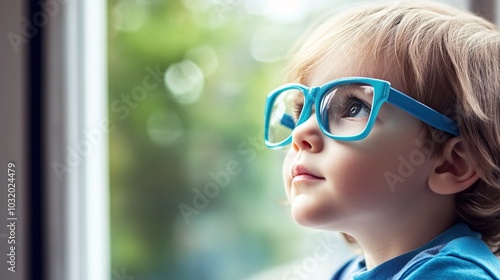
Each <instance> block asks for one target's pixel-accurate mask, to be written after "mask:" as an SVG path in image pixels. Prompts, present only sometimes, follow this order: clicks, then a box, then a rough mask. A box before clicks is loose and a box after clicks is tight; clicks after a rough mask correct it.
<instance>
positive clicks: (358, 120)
mask: <svg viewBox="0 0 500 280" xmlns="http://www.w3.org/2000/svg"><path fill="white" fill-rule="evenodd" d="M385 102H388V103H391V104H393V105H395V106H396V107H398V108H400V109H402V110H404V111H406V112H408V113H409V114H411V115H412V116H414V117H416V118H418V119H419V120H421V121H423V122H425V123H426V124H428V125H430V126H433V127H435V128H437V129H439V130H442V131H445V132H448V133H450V134H452V135H455V136H458V135H459V134H460V133H459V131H458V129H457V124H456V122H455V121H453V120H452V119H450V118H448V117H446V116H445V115H443V114H441V113H439V112H437V111H435V110H434V109H432V108H430V107H428V106H426V105H424V104H422V103H421V102H419V101H417V100H415V99H413V98H411V97H409V96H408V95H406V94H404V93H402V92H400V91H398V90H396V89H394V88H392V87H391V84H390V83H389V82H387V81H384V80H378V79H372V78H362V77H348V78H341V79H337V80H333V81H331V82H328V83H326V84H324V85H323V86H320V87H312V88H311V87H307V86H304V85H301V84H286V85H283V86H281V87H279V88H277V89H275V90H274V91H272V92H271V93H270V94H269V95H268V96H267V101H266V109H265V124H264V125H265V126H264V127H265V131H264V137H265V142H266V145H267V146H268V147H269V148H278V147H283V146H286V145H288V144H290V143H291V141H292V131H293V129H294V128H295V127H297V126H298V125H300V124H301V123H303V122H305V121H306V120H307V119H309V117H310V116H311V113H312V112H311V111H312V110H315V112H316V117H317V120H318V124H319V127H320V128H321V131H322V132H323V133H324V134H325V135H327V136H328V137H330V138H332V139H335V140H339V141H358V140H362V139H364V138H365V137H366V136H368V134H370V131H371V129H372V127H373V125H374V123H375V120H376V119H377V115H378V112H379V111H380V108H381V106H382V105H383V104H384V103H385ZM312 103H315V107H314V108H312Z"/></svg>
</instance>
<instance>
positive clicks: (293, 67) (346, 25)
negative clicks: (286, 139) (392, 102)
mask: <svg viewBox="0 0 500 280" xmlns="http://www.w3.org/2000/svg"><path fill="white" fill-rule="evenodd" d="M339 53H340V54H341V55H338V54H339ZM334 55H335V60H334V61H332V57H333V56H334ZM352 58H355V59H354V60H353V59H352ZM329 59H330V60H329ZM325 60H326V61H332V62H331V65H332V66H331V67H335V66H340V67H341V66H342V65H344V66H345V64H347V63H349V65H348V67H351V68H352V67H354V68H355V69H357V70H356V71H357V72H358V73H360V75H363V76H367V77H374V78H380V79H385V80H388V81H390V82H391V83H392V84H393V85H394V87H396V88H398V89H399V90H401V91H403V92H405V93H407V94H409V95H411V96H412V97H413V98H415V99H417V100H419V101H421V102H423V103H424V104H426V105H428V106H430V107H431V108H433V109H435V110H437V111H439V112H441V113H443V114H446V115H447V116H449V117H450V118H452V119H454V120H456V121H457V123H458V126H459V130H460V135H461V137H462V141H463V146H464V148H465V150H466V153H467V155H468V156H469V157H470V159H471V161H472V164H473V166H474V167H475V168H476V170H477V171H478V173H479V174H480V179H479V180H478V181H477V182H476V183H474V184H473V185H472V186H471V187H469V188H468V189H467V190H465V191H463V192H461V193H458V194H457V195H456V208H457V214H458V216H459V217H460V218H461V220H463V221H464V222H466V223H467V224H468V225H469V226H470V227H471V228H472V229H473V230H476V231H478V232H480V233H481V234H482V238H483V240H484V241H485V242H486V243H487V244H488V245H489V246H490V248H491V249H492V251H493V252H494V253H495V254H499V255H500V248H499V247H500V33H499V32H498V30H497V29H496V27H495V25H493V24H492V23H490V22H488V21H486V20H484V19H482V18H480V17H478V16H475V15H473V14H471V13H468V12H464V11H460V10H457V9H455V8H452V7H449V6H446V5H443V4H439V3H435V2H427V1H414V2H398V3H391V4H375V5H368V6H362V7H357V8H355V9H352V10H350V11H348V12H344V13H341V14H340V15H335V16H334V17H331V18H330V19H328V20H327V21H326V22H324V23H322V24H321V25H320V26H319V27H318V28H316V29H314V31H312V32H311V34H308V36H307V37H306V40H305V41H304V42H303V43H302V44H301V47H300V48H298V49H297V50H295V51H294V54H293V56H292V57H291V62H290V65H289V69H288V70H289V71H288V72H289V80H290V81H293V82H300V83H307V79H308V78H309V77H310V76H311V73H312V72H313V71H314V70H315V69H316V68H317V67H318V65H319V63H321V62H322V61H325ZM366 65H370V66H369V67H366ZM374 65H375V67H373V66H374ZM344 69H345V68H344ZM426 129H427V132H428V137H429V138H430V139H432V140H433V141H434V143H435V149H434V154H438V153H439V152H440V151H441V150H442V147H443V145H444V143H445V142H446V140H448V139H449V138H450V137H451V136H450V135H448V134H446V133H445V132H442V131H439V130H436V129H434V128H432V127H429V126H427V128H426Z"/></svg>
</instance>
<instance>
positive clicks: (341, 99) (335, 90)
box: [268, 83, 374, 143]
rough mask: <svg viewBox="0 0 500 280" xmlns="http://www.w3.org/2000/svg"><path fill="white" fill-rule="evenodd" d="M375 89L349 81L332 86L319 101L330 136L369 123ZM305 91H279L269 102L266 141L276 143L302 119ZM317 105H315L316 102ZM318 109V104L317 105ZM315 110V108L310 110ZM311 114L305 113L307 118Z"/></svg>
mask: <svg viewBox="0 0 500 280" xmlns="http://www.w3.org/2000/svg"><path fill="white" fill-rule="evenodd" d="M373 92H374V89H373V87H372V86H370V85H366V84H359V83H350V84H342V85H337V86H334V87H332V88H331V89H329V90H328V92H326V93H325V94H323V95H322V96H321V99H320V100H319V112H317V114H319V118H318V119H319V122H320V125H321V126H322V127H323V129H324V130H325V131H326V132H328V133H330V134H331V135H333V136H355V135H358V134H360V133H361V132H362V131H363V130H364V129H365V128H366V125H367V123H368V119H369V117H370V114H371V111H372V110H371V108H372V104H373V96H374V94H373ZM304 104H305V93H304V92H302V91H301V90H298V89H288V90H285V91H282V92H281V93H280V94H279V95H278V96H277V97H276V98H275V99H274V102H273V103H272V104H271V106H272V111H271V116H270V119H269V120H268V121H269V126H268V129H269V131H268V135H269V137H268V138H269V139H268V141H269V142H271V143H279V142H281V141H284V140H285V139H287V138H288V137H289V136H290V135H291V134H292V131H293V129H294V128H295V127H296V126H297V123H298V122H299V119H300V121H301V122H302V121H305V120H306V119H304V120H302V118H304V117H305V116H304V117H302V118H301V114H302V112H303V111H304V110H303V109H304ZM316 106H318V105H316ZM316 108H317V107H316ZM312 112H313V113H314V111H312ZM309 117H310V116H307V118H309Z"/></svg>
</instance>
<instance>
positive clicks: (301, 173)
mask: <svg viewBox="0 0 500 280" xmlns="http://www.w3.org/2000/svg"><path fill="white" fill-rule="evenodd" d="M323 179H325V178H323V177H321V176H319V175H316V174H314V173H313V172H311V171H309V170H308V169H307V168H306V167H305V166H303V165H295V166H293V168H292V181H299V180H300V181H304V180H306V181H313V180H323Z"/></svg>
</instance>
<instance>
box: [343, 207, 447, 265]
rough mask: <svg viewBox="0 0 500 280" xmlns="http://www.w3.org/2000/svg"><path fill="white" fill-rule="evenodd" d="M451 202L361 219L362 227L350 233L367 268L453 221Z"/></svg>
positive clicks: (413, 246) (421, 242)
mask: <svg viewBox="0 0 500 280" xmlns="http://www.w3.org/2000/svg"><path fill="white" fill-rule="evenodd" d="M453 205H454V202H453V200H450V199H448V201H444V203H442V204H434V207H432V205H429V204H428V205H427V206H426V207H425V209H423V208H422V207H421V206H420V208H418V209H417V210H414V211H409V212H408V213H405V214H406V215H402V213H401V212H398V213H395V215H394V216H392V219H387V217H386V218H384V220H382V219H381V220H371V222H369V223H366V222H365V223H364V225H363V229H360V230H359V231H354V234H352V236H353V237H354V238H355V239H356V241H357V242H358V244H359V245H360V247H361V248H362V250H363V252H364V256H365V261H366V266H367V268H368V269H372V268H374V267H375V266H377V265H380V264H382V263H383V262H386V261H388V260H390V259H393V258H395V257H397V256H400V255H402V254H404V253H407V252H410V251H412V250H415V249H417V248H419V247H421V246H423V245H425V244H426V243H428V242H429V241H431V240H432V239H434V238H435V237H436V236H438V235H439V234H441V233H442V232H444V231H446V230H447V229H448V228H450V227H451V226H452V225H453V223H454V222H455V213H454V207H450V206H453ZM408 207H411V206H409V205H408ZM396 214H397V215H396Z"/></svg>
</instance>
